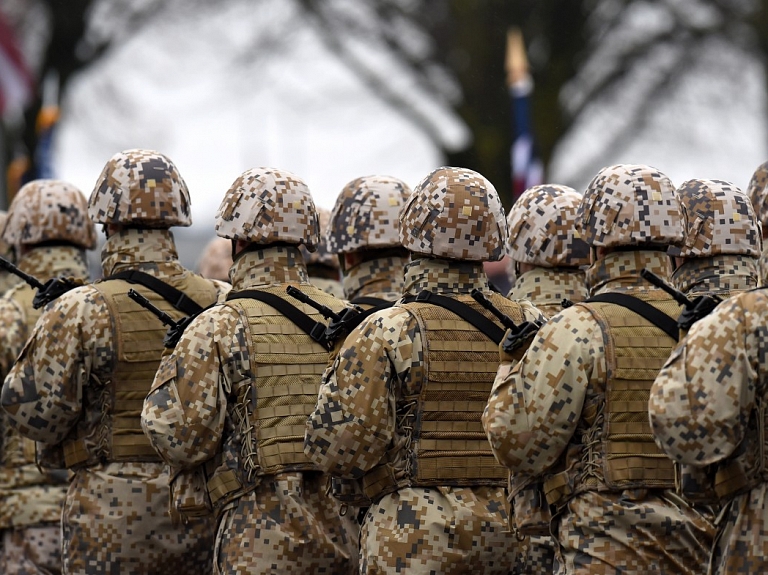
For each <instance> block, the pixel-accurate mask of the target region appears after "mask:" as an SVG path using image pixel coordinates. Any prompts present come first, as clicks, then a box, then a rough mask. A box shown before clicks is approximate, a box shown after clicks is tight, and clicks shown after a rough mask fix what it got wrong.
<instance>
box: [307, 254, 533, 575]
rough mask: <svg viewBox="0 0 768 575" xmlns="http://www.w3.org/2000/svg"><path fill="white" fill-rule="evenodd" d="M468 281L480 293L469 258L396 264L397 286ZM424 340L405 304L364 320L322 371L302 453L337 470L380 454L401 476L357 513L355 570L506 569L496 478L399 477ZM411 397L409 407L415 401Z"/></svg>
mask: <svg viewBox="0 0 768 575" xmlns="http://www.w3.org/2000/svg"><path fill="white" fill-rule="evenodd" d="M473 288H478V289H480V290H482V291H483V293H485V294H490V288H489V286H488V281H487V278H486V276H485V273H484V272H483V269H482V265H481V264H479V263H476V262H452V261H448V260H439V259H431V258H423V259H417V260H415V261H413V262H411V263H410V264H408V266H407V267H406V279H405V293H406V294H417V293H419V292H421V291H422V290H424V289H429V290H431V291H433V292H434V293H437V294H440V295H444V296H449V297H450V296H454V297H455V295H456V294H468V293H469V292H471V290H472V289H473ZM511 305H514V304H511ZM520 310H521V312H522V313H523V314H524V317H525V319H527V320H531V321H534V320H537V319H541V315H540V314H539V313H538V311H537V310H536V309H535V308H533V307H532V306H531V305H530V304H529V303H527V302H524V303H521V304H520ZM428 345H429V342H426V341H424V337H423V333H422V329H421V327H420V325H419V323H418V321H417V320H416V317H415V316H414V315H412V314H411V313H410V312H409V311H407V310H406V308H403V307H400V306H398V305H395V306H394V307H391V308H388V309H385V310H382V311H379V312H377V313H375V314H373V315H371V316H370V317H369V318H367V319H366V320H365V321H364V322H363V323H362V324H361V325H360V326H359V327H358V328H357V329H356V330H355V331H353V332H352V333H351V334H350V335H349V337H347V339H346V340H345V342H344V343H343V345H342V346H341V348H340V350H339V353H338V355H337V357H336V359H335V361H334V363H333V364H332V365H331V366H330V367H329V368H328V370H326V372H325V374H324V375H323V380H322V386H321V388H320V394H319V396H318V402H317V406H316V407H315V410H314V412H313V413H312V415H311V416H310V418H309V420H308V421H307V428H306V437H305V447H304V449H305V452H306V453H307V455H309V457H310V458H311V459H312V460H313V461H315V462H316V463H317V464H318V465H319V466H320V467H321V468H323V469H325V470H327V471H329V472H330V473H332V474H334V475H338V476H341V477H346V478H359V477H361V476H363V475H364V474H365V473H366V472H368V471H370V470H372V469H373V468H374V467H375V466H377V465H378V464H380V463H384V462H390V466H391V468H392V473H393V474H394V477H395V479H396V480H397V481H398V482H400V483H405V486H404V487H400V488H399V489H397V490H396V491H394V492H392V493H389V494H388V495H384V496H383V497H381V498H379V500H378V501H375V502H374V504H373V505H372V506H371V507H370V508H369V509H368V512H367V513H366V515H365V518H364V521H363V524H362V527H361V541H360V547H361V561H362V565H361V573H393V572H400V571H404V572H409V573H410V572H414V573H415V572H418V573H431V572H433V573H447V574H454V573H510V572H512V571H514V570H515V569H516V568H517V567H518V566H519V565H518V561H519V549H520V543H519V541H518V540H517V538H516V537H515V536H514V535H513V533H512V532H511V530H510V529H509V526H508V514H507V503H506V490H505V489H504V487H503V486H498V487H496V486H482V487H481V486H474V487H473V486H464V487H455V486H437V487H409V486H408V484H407V480H408V474H409V473H411V469H412V461H411V453H412V452H411V451H410V445H409V443H408V437H409V431H408V428H409V426H408V418H407V417H406V416H404V414H405V413H406V411H403V409H404V408H405V407H407V406H408V405H410V403H409V402H405V400H404V399H403V398H406V397H408V396H413V395H414V393H415V391H414V390H416V389H420V387H421V386H422V385H423V384H424V381H425V377H426V372H427V371H428V370H429V365H426V364H425V359H424V358H425V353H426V350H425V348H426V346H428ZM457 345H461V344H460V342H459V343H457ZM457 369H458V368H457ZM487 384H488V385H490V381H488V382H487ZM478 385H483V382H480V381H479V382H478ZM414 403H415V406H414V407H413V411H414V413H415V412H417V411H418V410H419V409H420V408H419V406H418V403H419V401H418V400H415V401H414ZM457 409H460V407H459V406H457ZM478 416H479V413H478ZM409 462H410V463H409Z"/></svg>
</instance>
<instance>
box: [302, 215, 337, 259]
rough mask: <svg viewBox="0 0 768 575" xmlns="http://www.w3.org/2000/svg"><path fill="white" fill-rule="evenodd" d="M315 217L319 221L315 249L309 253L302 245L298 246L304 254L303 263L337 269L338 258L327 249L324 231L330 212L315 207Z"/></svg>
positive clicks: (329, 218)
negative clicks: (318, 234)
mask: <svg viewBox="0 0 768 575" xmlns="http://www.w3.org/2000/svg"><path fill="white" fill-rule="evenodd" d="M317 219H318V221H319V222H320V239H319V241H318V242H317V249H316V250H315V251H314V252H313V253H310V252H309V250H307V248H306V247H305V246H304V245H301V246H299V249H301V253H302V255H303V256H304V263H306V264H307V265H308V266H310V265H320V266H327V267H329V268H333V269H336V270H337V269H339V259H338V258H337V257H336V256H335V255H334V254H333V253H331V251H330V250H329V249H328V242H327V241H326V237H327V236H326V234H325V231H326V230H327V229H328V222H330V220H331V212H329V211H328V210H326V209H325V208H317Z"/></svg>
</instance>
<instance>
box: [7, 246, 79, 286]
mask: <svg viewBox="0 0 768 575" xmlns="http://www.w3.org/2000/svg"><path fill="white" fill-rule="evenodd" d="M18 267H19V269H20V270H21V271H23V272H25V273H27V274H29V275H31V276H32V277H34V278H36V279H38V280H39V281H41V282H43V283H45V281H46V280H49V279H51V278H54V277H58V276H65V277H74V278H80V279H87V278H88V276H89V273H88V261H87V259H86V256H85V250H82V249H80V248H77V247H75V246H43V247H38V248H33V249H32V250H31V251H29V252H27V253H25V254H24V255H23V256H21V258H19V263H18Z"/></svg>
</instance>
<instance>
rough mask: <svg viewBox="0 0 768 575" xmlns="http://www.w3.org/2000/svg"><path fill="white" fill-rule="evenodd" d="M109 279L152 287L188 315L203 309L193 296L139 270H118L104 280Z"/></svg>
mask: <svg viewBox="0 0 768 575" xmlns="http://www.w3.org/2000/svg"><path fill="white" fill-rule="evenodd" d="M109 280H125V281H127V282H128V283H132V284H139V285H142V286H144V287H145V288H147V289H151V290H152V291H153V292H155V293H156V294H157V295H159V296H160V297H161V298H163V299H164V300H165V301H167V302H168V303H169V304H171V305H172V306H173V307H175V308H176V309H177V310H179V311H180V312H182V313H185V314H186V315H195V314H198V313H200V312H201V311H203V306H201V305H200V304H198V303H197V302H196V301H195V300H193V299H192V298H190V297H188V296H187V295H186V294H185V293H184V292H183V291H181V290H177V289H176V288H175V287H173V286H171V285H168V284H167V283H165V282H164V281H163V280H161V279H158V278H156V277H154V276H151V275H149V274H147V273H144V272H141V271H139V270H127V271H124V272H117V273H116V274H114V275H111V276H109V277H107V278H104V280H103V281H109Z"/></svg>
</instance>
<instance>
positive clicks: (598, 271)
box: [586, 250, 672, 295]
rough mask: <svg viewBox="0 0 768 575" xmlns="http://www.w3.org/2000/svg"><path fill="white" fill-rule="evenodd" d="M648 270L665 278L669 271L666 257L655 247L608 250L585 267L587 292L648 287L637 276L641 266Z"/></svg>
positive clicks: (641, 268) (591, 293)
mask: <svg viewBox="0 0 768 575" xmlns="http://www.w3.org/2000/svg"><path fill="white" fill-rule="evenodd" d="M644 268H645V269H648V270H649V271H652V272H653V273H655V274H656V275H657V276H659V277H661V279H663V280H665V281H669V276H670V274H671V272H672V269H671V266H670V263H669V257H668V256H667V254H666V253H664V252H660V251H656V250H633V251H621V252H611V253H610V254H608V255H607V256H605V257H604V258H602V259H599V260H597V261H596V262H595V263H594V264H592V265H591V266H590V267H589V269H587V274H586V280H587V288H588V289H589V293H590V295H595V294H597V293H602V292H607V291H634V290H637V289H647V288H648V287H650V286H651V284H649V283H648V282H647V281H646V280H644V279H643V278H642V277H641V276H640V272H641V271H642V270H643V269H644Z"/></svg>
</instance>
